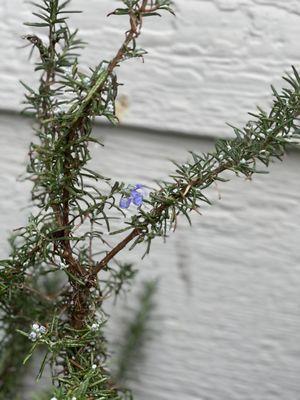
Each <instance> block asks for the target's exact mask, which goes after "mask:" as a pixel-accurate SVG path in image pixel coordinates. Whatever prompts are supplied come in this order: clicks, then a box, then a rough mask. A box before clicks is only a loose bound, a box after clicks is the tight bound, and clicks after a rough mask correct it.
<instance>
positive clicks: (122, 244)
mask: <svg viewBox="0 0 300 400" xmlns="http://www.w3.org/2000/svg"><path fill="white" fill-rule="evenodd" d="M231 166H232V164H231V163H226V164H222V165H220V166H219V167H217V168H216V169H215V170H213V171H212V172H211V173H210V174H209V176H206V177H204V178H199V179H194V180H192V181H191V182H190V183H188V184H187V185H186V186H185V187H184V188H182V190H181V192H180V193H179V195H178V196H176V197H181V198H185V197H186V196H187V194H188V192H189V191H190V189H191V188H192V187H195V186H200V185H202V184H203V183H205V182H207V181H208V180H214V179H215V177H216V176H217V175H219V174H220V173H221V172H223V171H225V170H226V169H229V167H231ZM174 197H175V196H174ZM167 208H168V207H167V206H166V205H165V204H161V205H160V206H159V207H156V208H154V209H153V210H152V211H151V212H150V214H152V216H159V215H160V214H161V213H162V212H163V211H164V210H166V209H167ZM140 234H141V230H140V229H139V228H134V229H133V230H132V231H131V233H130V234H129V235H128V236H126V237H125V239H123V240H122V241H121V242H120V243H118V244H117V245H116V246H115V247H114V248H113V249H112V250H111V251H110V252H109V253H107V255H106V256H105V257H104V258H103V259H102V260H101V261H100V262H98V263H97V264H96V266H95V267H94V269H93V271H92V275H96V274H98V272H100V271H101V270H102V269H103V268H105V267H106V265H107V264H108V263H109V261H110V260H111V259H113V258H114V257H115V255H117V254H118V253H119V252H120V251H121V250H123V249H124V248H125V247H126V246H127V244H128V243H130V242H131V241H132V240H133V239H134V238H136V237H137V236H139V235H140Z"/></svg>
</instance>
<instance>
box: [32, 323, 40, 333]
mask: <svg viewBox="0 0 300 400" xmlns="http://www.w3.org/2000/svg"><path fill="white" fill-rule="evenodd" d="M39 329H40V325H39V324H32V330H33V331H35V332H38V331H39Z"/></svg>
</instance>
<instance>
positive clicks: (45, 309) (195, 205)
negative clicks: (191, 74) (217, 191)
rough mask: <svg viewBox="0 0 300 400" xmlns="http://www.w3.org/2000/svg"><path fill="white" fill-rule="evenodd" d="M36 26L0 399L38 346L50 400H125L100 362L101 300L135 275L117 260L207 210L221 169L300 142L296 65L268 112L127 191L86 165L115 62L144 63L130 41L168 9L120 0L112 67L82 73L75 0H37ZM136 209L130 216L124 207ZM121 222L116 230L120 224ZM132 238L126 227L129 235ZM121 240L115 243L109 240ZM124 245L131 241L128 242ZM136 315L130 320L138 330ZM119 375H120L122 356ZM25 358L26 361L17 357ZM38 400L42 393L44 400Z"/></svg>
mask: <svg viewBox="0 0 300 400" xmlns="http://www.w3.org/2000/svg"><path fill="white" fill-rule="evenodd" d="M36 1H37V2H36V3H33V5H34V6H35V8H36V10H35V12H34V13H33V14H34V16H35V17H36V18H37V19H36V20H35V22H30V23H26V25H27V26H29V27H35V28H38V29H42V30H45V31H46V32H47V34H48V38H47V39H45V40H44V39H41V38H40V37H39V36H37V35H35V34H28V35H26V36H25V37H24V39H25V40H27V41H28V42H29V44H30V45H31V47H32V51H36V52H37V53H38V56H39V60H38V62H37V63H36V67H35V71H36V72H37V73H38V74H39V75H40V80H39V82H40V83H39V87H38V88H36V89H34V88H31V87H28V86H27V85H26V83H22V84H23V86H24V87H25V90H26V103H27V106H26V109H25V111H26V112H31V113H33V114H34V118H35V122H34V126H33V128H34V131H35V134H36V140H35V142H34V143H31V144H30V150H29V163H28V168H27V175H26V178H27V179H29V180H30V181H31V182H32V192H31V193H32V202H33V206H34V207H33V209H32V214H31V215H30V217H29V219H28V224H27V225H26V226H24V227H21V228H19V229H17V230H16V231H14V234H13V236H12V237H11V238H10V243H11V254H10V256H9V258H7V259H5V260H1V263H0V277H1V280H0V293H1V298H0V306H1V311H0V321H1V325H0V327H1V330H2V331H3V332H4V334H3V335H2V338H1V358H0V380H1V394H0V399H6V400H7V399H16V398H17V387H18V385H17V383H18V381H20V379H21V377H22V374H23V371H24V368H25V367H24V365H23V364H25V365H26V364H28V363H29V362H30V360H31V358H32V356H33V355H34V354H35V353H36V352H37V351H39V350H42V351H43V360H42V362H41V367H40V371H39V373H38V378H40V377H41V376H42V374H43V371H44V368H45V366H46V365H48V366H49V368H50V370H51V374H52V383H53V388H52V390H51V393H50V394H49V396H48V395H47V396H46V397H45V398H52V400H55V399H58V400H61V399H69V400H71V399H72V400H75V399H76V400H83V399H91V400H92V399H98V400H100V399H101V400H105V399H129V398H132V397H131V394H130V392H129V391H128V390H126V389H124V388H122V387H120V386H119V385H118V383H117V382H115V381H114V379H113V378H112V377H111V374H110V372H109V370H108V369H107V367H106V360H107V349H106V342H105V338H104V335H103V327H104V325H105V323H106V319H107V316H106V314H105V312H104V311H103V303H104V302H105V301H106V299H107V298H108V297H111V296H118V295H119V293H120V292H121V291H122V290H123V289H124V287H125V286H124V285H126V284H127V283H128V282H130V281H131V280H132V278H133V277H134V275H135V271H134V269H133V266H132V265H131V264H128V263H122V262H120V261H119V260H116V259H115V256H116V255H118V254H119V253H120V252H121V251H122V250H124V249H125V247H128V248H129V249H132V248H133V247H134V246H136V245H140V244H143V243H144V244H145V254H147V253H148V252H149V251H150V246H151V242H152V240H153V239H155V238H156V237H158V236H159V237H163V238H165V237H166V236H167V235H168V233H169V231H170V230H175V229H176V225H177V219H178V217H179V216H180V215H183V216H185V217H186V218H187V219H188V220H189V221H190V214H191V212H192V211H197V210H198V209H199V207H201V204H202V203H203V202H204V203H208V204H210V201H209V199H208V198H207V197H206V195H205V189H206V188H208V187H209V186H210V185H211V184H212V183H213V182H215V181H225V179H224V177H222V173H223V172H224V171H226V170H229V171H233V172H234V173H236V174H238V175H244V176H245V177H247V178H249V177H251V176H252V175H253V174H255V173H259V172H263V171H260V168H262V167H263V165H265V166H268V165H269V163H270V161H271V160H272V159H274V158H277V159H280V160H281V159H282V157H283V155H284V152H285V148H286V146H287V145H289V144H290V143H297V139H298V138H299V118H298V117H299V114H300V77H299V75H298V73H297V71H296V69H295V68H293V71H292V73H291V74H290V75H287V76H286V77H285V78H284V79H285V81H286V83H287V84H288V87H287V88H285V89H283V90H282V91H281V92H277V91H276V89H275V88H272V91H273V105H272V108H271V110H270V111H269V112H268V113H267V112H265V111H264V110H262V109H258V111H257V114H250V115H251V120H250V121H249V122H248V123H247V124H246V126H245V127H244V128H243V129H239V128H236V127H233V131H234V134H235V138H234V139H231V140H219V141H217V143H216V146H215V149H214V151H212V152H210V153H207V154H195V153H193V152H191V154H190V161H189V162H188V163H186V164H184V165H179V164H178V165H177V164H176V165H175V171H174V173H173V174H172V175H171V176H170V179H169V180H168V181H166V182H160V183H159V184H158V187H157V189H156V190H152V191H151V192H150V193H148V194H146V193H145V187H144V186H143V185H142V183H134V184H133V185H132V186H126V185H125V184H124V183H122V182H115V181H114V180H113V179H112V178H109V177H106V176H104V175H103V174H102V173H101V172H98V171H93V170H91V169H89V168H88V166H89V161H90V159H91V156H90V150H89V145H90V144H91V143H92V142H97V140H96V139H95V138H94V137H93V136H92V124H93V121H94V119H95V117H103V118H106V119H107V120H108V121H110V122H111V123H113V124H117V123H118V120H117V118H116V115H115V102H116V96H117V93H118V86H119V83H118V78H117V74H116V71H117V67H119V66H121V64H122V63H123V62H124V61H126V60H127V59H131V58H143V57H144V56H145V54H146V51H145V50H143V49H140V48H139V47H138V46H137V39H138V37H139V35H140V34H141V29H142V26H143V24H144V20H145V18H147V17H151V16H158V15H160V13H161V12H163V11H167V12H171V13H173V11H172V8H171V6H172V4H171V1H169V0H123V1H122V3H123V4H122V6H120V8H117V9H116V10H115V11H113V12H112V13H111V15H115V16H127V17H128V18H129V26H128V30H127V32H126V33H125V38H124V42H123V43H122V44H121V47H120V49H119V50H118V51H117V52H116V55H115V56H114V57H113V58H112V59H111V60H104V61H101V62H100V63H99V65H97V66H96V67H94V68H91V69H90V72H89V73H88V74H86V73H83V72H82V71H81V70H80V67H79V63H78V53H77V52H78V50H79V49H80V48H82V47H83V45H84V43H82V42H81V41H80V39H78V37H77V30H75V31H72V30H70V29H69V27H68V23H67V21H68V20H67V18H68V17H67V16H68V15H69V14H72V13H74V12H77V11H72V10H71V11H70V10H68V9H67V8H68V6H69V3H70V0H66V1H63V0H36ZM129 207H136V209H135V212H134V213H133V214H132V216H131V217H129V218H128V217H127V214H126V213H125V210H126V209H127V208H129ZM116 216H118V221H119V222H118V224H119V225H118V228H117V230H116V229H115V228H113V229H112V226H113V227H115V225H116V222H115V220H116ZM126 231H127V232H126ZM107 233H109V234H115V235H117V237H119V238H120V239H119V240H118V243H117V244H116V245H115V247H113V248H110V247H109V246H108V244H107V242H106V240H105V236H104V235H105V234H107ZM127 245H128V246H127ZM139 318H140V317H138V319H137V324H139V323H140V319H139ZM124 351H125V353H124V355H123V356H124V357H123V364H122V366H121V369H122V371H119V373H120V374H121V373H122V374H124V369H126V350H124ZM22 361H23V362H22ZM38 398H42V395H40V396H39V397H38Z"/></svg>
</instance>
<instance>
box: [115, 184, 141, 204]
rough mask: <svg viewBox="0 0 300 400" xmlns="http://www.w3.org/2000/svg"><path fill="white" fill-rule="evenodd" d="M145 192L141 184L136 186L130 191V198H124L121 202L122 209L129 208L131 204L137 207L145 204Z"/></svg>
mask: <svg viewBox="0 0 300 400" xmlns="http://www.w3.org/2000/svg"><path fill="white" fill-rule="evenodd" d="M143 199H144V191H143V185H141V184H140V183H138V184H136V185H135V186H134V188H133V189H131V190H130V195H129V196H122V197H121V200H120V208H129V206H130V204H131V202H133V204H134V205H135V206H137V207H139V206H141V205H142V204H143Z"/></svg>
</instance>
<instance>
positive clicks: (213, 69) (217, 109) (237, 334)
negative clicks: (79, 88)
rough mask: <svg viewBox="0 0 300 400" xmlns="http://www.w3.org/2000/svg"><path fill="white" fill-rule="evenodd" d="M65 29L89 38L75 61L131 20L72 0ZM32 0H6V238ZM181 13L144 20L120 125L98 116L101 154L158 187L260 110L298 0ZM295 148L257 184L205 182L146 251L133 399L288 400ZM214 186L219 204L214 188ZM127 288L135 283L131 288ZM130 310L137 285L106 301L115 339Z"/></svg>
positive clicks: (294, 306) (298, 385) (0, 231)
mask: <svg viewBox="0 0 300 400" xmlns="http://www.w3.org/2000/svg"><path fill="white" fill-rule="evenodd" d="M72 3H73V8H74V9H83V10H84V13H83V14H79V15H75V16H74V17H73V19H72V21H73V22H72V24H73V25H74V26H79V27H80V31H81V36H82V38H83V39H84V40H86V41H87V42H88V43H89V46H88V47H87V49H86V50H85V51H84V54H83V57H82V68H84V69H86V68H87V66H88V65H91V66H93V65H96V64H97V62H98V61H99V59H101V58H105V59H108V58H110V57H111V56H112V55H113V54H114V52H115V51H116V49H117V48H118V46H119V44H120V41H121V40H122V38H123V32H124V31H125V30H126V29H127V21H126V18H123V17H111V18H109V19H107V18H106V17H105V15H106V14H108V12H109V11H111V10H112V9H113V8H114V7H115V6H117V5H120V3H119V2H117V1H111V0H101V1H99V0H89V1H84V0H73V2H72ZM31 8H32V6H31V5H30V4H28V3H26V2H25V1H22V0H0V32H1V44H0V56H1V62H0V87H1V91H0V148H1V158H0V171H1V180H0V209H1V213H0V227H1V228H0V243H1V256H5V255H6V253H7V249H8V246H7V244H6V237H7V234H8V232H9V231H10V230H11V229H13V228H15V227H18V226H20V225H22V223H24V222H25V221H26V215H27V213H28V209H26V208H25V207H24V206H26V204H28V199H29V190H30V186H28V184H25V183H21V182H17V181H16V179H17V178H18V177H19V176H20V174H21V173H22V172H23V171H24V166H25V162H26V152H27V146H28V143H29V141H30V140H31V130H30V123H31V121H30V120H28V119H25V118H22V117H20V116H18V115H17V112H18V111H19V110H20V109H21V108H22V105H21V101H22V98H23V97H22V96H23V90H22V88H21V86H20V84H19V83H18V80H19V79H22V80H24V81H26V82H27V83H29V84H32V85H34V84H35V81H34V76H33V73H32V64H33V61H34V59H33V60H31V61H28V59H27V57H28V49H25V50H24V49H22V48H21V47H22V46H23V45H24V43H23V41H22V39H21V36H22V34H24V33H28V32H29V33H31V32H32V30H28V28H26V27H24V26H22V21H25V20H30V19H31V16H30V10H31ZM175 9H176V14H177V17H176V18H174V17H172V16H167V15H166V16H165V17H164V18H163V19H149V20H148V21H146V24H145V28H144V34H143V36H142V38H141V45H142V47H144V48H146V49H147V50H148V52H149V55H148V56H147V57H146V59H145V63H144V64H143V63H141V62H138V61H130V62H128V63H127V64H123V65H122V67H121V68H120V71H119V77H120V80H121V81H122V82H123V83H124V86H123V87H121V88H120V98H119V115H120V119H121V125H120V127H119V128H118V129H111V128H109V127H108V126H106V125H103V124H101V123H97V125H96V127H95V135H97V136H98V137H100V138H102V140H103V142H104V144H105V148H104V150H103V149H98V148H95V149H94V150H93V151H94V154H95V160H94V163H95V166H96V167H97V168H98V169H99V171H100V172H102V173H103V174H104V175H106V176H111V177H113V178H115V179H121V180H125V181H126V182H128V183H134V182H143V183H145V184H151V183H153V180H155V179H164V178H166V177H167V175H168V173H170V172H171V171H172V168H173V167H172V164H171V163H170V161H169V160H170V159H174V160H177V161H182V162H185V161H186V160H187V158H188V153H187V151H188V150H193V151H199V152H201V151H207V150H208V149H211V148H212V146H213V141H214V139H215V138H217V137H226V136H230V135H231V134H232V131H231V129H230V128H228V127H226V125H225V122H226V121H228V122H231V123H232V124H234V125H241V124H243V123H244V122H245V121H247V118H248V117H247V111H254V110H255V105H256V104H260V105H262V106H264V107H268V104H269V103H270V100H271V97H270V90H269V85H270V84H275V85H277V86H278V87H281V85H282V82H281V80H280V79H279V78H280V76H281V75H282V74H283V73H284V71H289V70H290V65H291V64H294V65H295V66H296V67H298V66H299V45H298V37H299V34H300V24H299V22H300V3H299V1H297V0H288V1H280V0H214V1H207V0H206V1H205V0H197V1H194V0H177V1H175ZM299 161H300V154H299V152H296V151H294V152H290V153H289V154H288V155H287V157H286V159H285V160H284V163H282V164H279V163H275V164H274V165H272V167H271V168H270V174H269V175H262V176H258V177H255V179H254V180H253V181H245V180H244V179H241V178H234V179H233V181H231V182H230V183H226V184H222V185H219V186H218V187H215V188H213V189H212V190H211V191H210V199H211V200H212V202H213V207H210V208H204V209H203V210H202V214H203V215H202V216H199V215H197V214H195V215H194V216H193V227H192V228H190V227H189V226H188V225H187V224H186V222H185V221H183V220H182V221H181V223H180V226H179V229H178V231H177V233H176V234H175V235H170V238H169V240H168V241H167V242H166V243H165V244H164V243H161V242H160V241H159V240H157V241H156V242H155V244H154V247H153V251H152V254H151V255H150V256H149V257H147V258H146V259H144V260H143V261H141V260H140V255H141V249H137V250H134V251H133V252H131V253H129V254H128V253H127V254H126V256H125V257H127V259H128V260H133V261H135V262H136V265H137V267H138V268H139V269H140V271H141V272H140V274H139V278H138V280H139V281H140V282H141V281H144V280H146V279H150V278H155V277H159V285H158V292H157V294H156V297H155V302H156V304H157V306H156V308H155V310H154V311H153V313H152V317H151V321H149V326H150V328H149V329H150V335H149V339H148V341H147V342H146V344H145V348H144V350H143V354H144V357H140V360H139V363H137V364H136V365H135V366H134V367H133V368H132V371H131V372H130V374H129V375H130V376H129V386H131V387H132V388H133V390H134V393H135V394H136V399H137V400H154V399H157V400H173V399H174V398H180V399H184V400H225V399H226V400H227V399H228V400H229V399H230V400H250V399H251V400H252V399H253V400H271V399H272V400H273V399H274V400H279V399H280V400H295V399H298V398H299V392H300V380H299V374H300V348H299V339H300V299H299V285H300V265H299V264H300V263H299V261H300V255H299V239H300V228H299V221H300V206H299V197H300V180H299V172H300V169H299ZM220 198H221V200H220ZM138 289H139V287H137V289H134V291H133V292H136V291H138ZM136 308H137V304H136V302H135V300H134V296H133V295H130V294H128V296H127V299H124V298H123V299H122V300H121V301H119V303H118V306H117V308H115V309H114V308H112V309H111V310H110V313H111V314H112V321H111V323H110V325H109V327H108V337H109V340H110V342H111V343H112V344H113V346H112V348H115V346H114V345H116V344H117V343H118V342H119V341H120V340H122V338H123V333H124V332H125V331H126V323H127V322H126V321H128V320H129V319H130V315H131V312H132V311H133V310H135V309H136Z"/></svg>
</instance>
